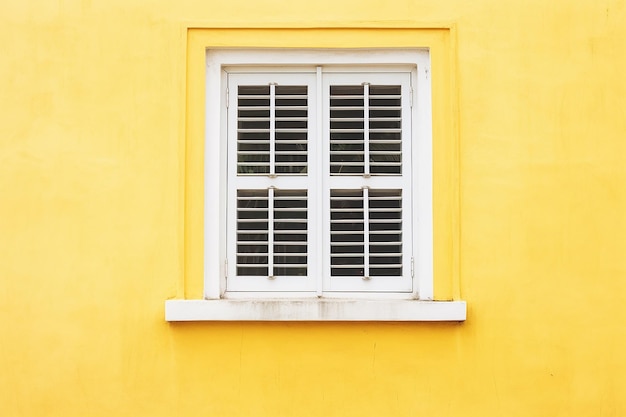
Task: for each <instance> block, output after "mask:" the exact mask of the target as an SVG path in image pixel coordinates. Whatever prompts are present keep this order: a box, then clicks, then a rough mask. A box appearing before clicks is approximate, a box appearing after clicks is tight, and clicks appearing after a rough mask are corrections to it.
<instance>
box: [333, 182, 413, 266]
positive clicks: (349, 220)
mask: <svg viewBox="0 0 626 417" xmlns="http://www.w3.org/2000/svg"><path fill="white" fill-rule="evenodd" d="M330 198H331V202H330V235H331V239H330V240H331V250H330V252H331V276H336V277H340V276H353V277H354V276H358V277H365V278H369V277H385V276H401V275H402V190H397V189H393V190H385V189H381V190H369V189H367V188H365V189H362V190H331V193H330Z"/></svg>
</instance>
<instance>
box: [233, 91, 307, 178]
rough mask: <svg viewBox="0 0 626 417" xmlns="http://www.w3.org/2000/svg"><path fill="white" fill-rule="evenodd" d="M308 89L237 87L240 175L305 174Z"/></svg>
mask: <svg viewBox="0 0 626 417" xmlns="http://www.w3.org/2000/svg"><path fill="white" fill-rule="evenodd" d="M307 89H308V87H307V86H306V85H305V86H287V85H286V86H282V85H275V84H270V85H240V86H238V92H237V94H238V95H237V174H238V175H277V174H278V175H281V174H282V175H306V173H307V145H308V144H307V141H308V137H307V128H308V126H307V124H308V96H307Z"/></svg>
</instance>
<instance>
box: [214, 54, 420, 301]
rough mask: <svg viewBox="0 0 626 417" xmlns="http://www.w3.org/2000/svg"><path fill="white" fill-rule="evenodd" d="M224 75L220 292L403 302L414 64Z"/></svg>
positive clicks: (409, 255) (408, 290) (409, 282)
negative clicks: (389, 297)
mask: <svg viewBox="0 0 626 417" xmlns="http://www.w3.org/2000/svg"><path fill="white" fill-rule="evenodd" d="M268 54H269V55H271V53H270V52H268ZM344 54H346V55H347V57H350V56H351V55H353V54H354V53H353V52H352V53H349V52H345V51H344ZM222 71H223V76H222V78H223V79H225V80H224V84H223V87H224V86H225V96H226V102H225V103H224V104H223V108H222V110H223V111H224V112H225V113H226V123H225V125H223V126H222V129H221V130H222V135H223V137H225V138H226V142H227V144H226V147H227V154H228V164H227V172H226V190H227V191H226V193H227V195H228V198H227V202H226V212H227V218H226V230H227V233H226V257H227V258H226V265H227V269H226V271H227V273H226V286H225V288H224V291H225V293H226V294H227V295H228V296H231V295H235V296H236V295H237V294H236V293H241V292H243V293H248V294H246V296H264V295H263V294H262V293H263V292H272V293H275V294H273V295H278V296H281V295H284V296H292V295H291V294H288V293H290V292H298V293H302V294H299V295H306V293H309V294H311V295H317V296H345V294H346V293H354V294H359V295H363V294H370V295H371V294H372V293H381V294H382V293H398V294H402V293H404V294H407V295H409V296H410V295H412V294H413V292H414V285H413V284H414V282H413V278H414V267H413V265H414V262H415V255H414V251H413V233H414V230H413V227H412V223H413V217H414V216H415V217H418V220H421V221H422V222H423V223H427V222H429V213H415V210H414V208H413V206H414V200H415V199H420V198H421V199H424V200H427V201H430V195H429V194H427V193H424V194H423V195H421V196H420V195H419V194H418V193H413V181H414V180H416V179H415V178H414V176H413V171H414V169H413V166H414V165H419V163H418V162H417V161H415V160H414V158H416V159H417V158H418V156H417V155H413V153H412V144H413V143H414V142H417V141H418V140H423V141H428V140H429V137H428V133H427V132H428V127H427V126H426V127H425V129H423V131H424V134H422V136H421V137H419V136H418V133H419V129H418V128H417V127H414V123H416V122H415V121H414V117H413V115H414V114H415V112H414V111H413V98H412V97H413V95H414V93H415V91H414V88H413V86H414V85H415V84H416V80H417V65H416V64H388V63H387V64H384V65H383V66H380V65H379V66H378V67H377V66H374V65H371V64H368V65H365V64H350V63H345V64H341V66H339V64H333V63H331V64H325V65H315V66H309V65H305V66H295V65H283V66H280V67H276V66H273V65H268V66H262V65H261V66H259V65H256V66H254V67H248V66H222ZM424 89H425V90H427V89H426V87H424ZM424 165H426V166H430V164H428V161H426V162H425V163H424ZM415 171H417V169H415ZM424 205H428V203H426V204H424ZM428 230H430V228H429V227H425V228H424V233H428ZM426 249H428V248H426ZM425 270H426V268H425ZM257 293H260V294H257ZM415 293H417V291H415Z"/></svg>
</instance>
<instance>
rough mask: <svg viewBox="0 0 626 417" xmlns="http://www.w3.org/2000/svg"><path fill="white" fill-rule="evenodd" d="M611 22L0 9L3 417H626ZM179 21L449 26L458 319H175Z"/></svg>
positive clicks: (622, 128) (547, 11) (420, 8)
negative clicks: (167, 315)
mask: <svg viewBox="0 0 626 417" xmlns="http://www.w3.org/2000/svg"><path fill="white" fill-rule="evenodd" d="M625 21H626V3H625V1H624V0H580V1H574V2H570V1H565V0H559V1H552V2H546V1H536V0H510V1H506V2H502V1H494V0H475V1H471V2H461V1H454V0H443V1H442V0H396V1H393V2H381V1H376V0H365V1H364V0H359V1H357V0H340V1H330V0H319V1H316V2H304V1H301V0H298V1H292V2H283V1H278V0H258V1H250V0H230V1H228V2H224V1H216V0H208V1H192V0H181V1H176V2H171V1H152V2H141V1H137V0H133V1H119V0H110V1H102V0H81V1H69V0H68V1H64V0H60V1H57V2H51V1H40V2H35V1H19V0H8V1H4V2H2V4H1V5H0V44H1V45H2V58H0V91H1V96H2V101H1V102H0V106H1V110H2V111H0V254H1V255H0V329H1V331H2V338H1V339H0V415H2V416H6V417H14V416H16V417H17V416H28V417H31V416H33V417H34V416H52V417H53V416H63V417H66V416H107V417H109V416H134V417H135V416H190V417H191V416H206V415H214V416H320V415H321V416H357V415H358V416H416V415H437V416H464V417H465V416H481V417H484V416H501V415H507V416H524V417H526V416H624V415H626V396H624V393H625V392H626V353H625V352H626V332H624V323H625V322H626V309H625V308H624V304H623V300H624V297H625V296H626V240H625V239H624V236H625V235H626V141H625V140H624V138H623V135H624V132H626V77H624V74H626V25H624V22H625ZM190 26H191V27H198V28H203V27H204V28H212V27H223V28H246V27H268V28H273V27H289V28H293V29H298V28H324V27H326V28H333V27H348V28H369V29H367V30H366V31H365V33H364V35H363V36H365V38H361V40H360V41H359V42H364V43H365V42H371V43H372V44H376V42H378V40H379V39H380V38H379V37H378V36H377V29H375V28H376V27H382V28H394V27H414V28H420V27H423V28H429V27H446V28H450V39H451V42H450V48H451V49H450V50H451V54H452V55H453V59H452V60H451V63H454V66H453V67H451V68H452V70H451V73H450V80H452V81H453V82H452V83H451V84H450V91H449V92H450V96H449V97H453V98H454V100H455V101H456V102H457V103H456V104H454V109H456V110H455V111H453V112H451V113H450V114H449V117H450V120H449V124H448V126H453V127H454V129H455V130H456V131H457V132H458V133H457V134H456V135H457V141H456V142H455V143H456V146H457V148H456V149H453V150H451V152H452V153H455V152H456V153H457V155H458V176H459V178H460V180H459V181H456V182H455V184H454V187H455V189H456V190H458V195H459V198H458V208H459V210H458V214H454V213H452V214H451V215H450V216H449V218H446V217H447V216H443V215H441V214H439V217H438V219H437V220H436V222H439V223H436V225H437V224H440V226H441V227H445V224H447V223H448V222H450V221H453V220H454V219H457V220H458V222H459V225H460V228H459V233H458V234H457V235H455V236H456V237H455V238H454V241H452V242H448V243H449V245H451V246H452V247H453V248H456V249H452V250H450V253H451V254H454V253H457V254H458V256H457V258H456V260H454V262H456V264H457V265H456V266H455V268H456V270H457V271H458V277H457V278H458V285H459V289H458V291H459V294H460V296H461V297H462V298H463V299H464V300H466V301H467V302H468V320H467V321H466V322H464V323H462V324H457V323H443V324H427V323H414V324H400V323H383V324H374V323H173V324H168V323H167V322H165V321H164V319H163V304H164V300H166V299H168V298H172V297H175V296H177V294H179V292H180V283H181V282H183V278H189V276H188V275H189V274H192V275H193V273H194V270H193V267H192V268H191V270H189V268H186V266H187V267H188V266H190V265H191V266H193V265H194V262H197V261H194V259H195V258H194V256H197V253H195V252H194V253H189V252H186V251H187V250H190V249H189V246H188V245H186V243H188V239H189V236H188V235H186V234H185V214H186V210H188V209H187V208H186V207H187V206H186V203H189V202H190V200H189V199H190V198H193V197H190V196H188V195H186V194H185V186H184V185H185V181H186V178H187V177H186V176H185V173H187V174H188V173H189V170H190V169H191V170H192V171H193V169H192V168H193V167H189V166H186V163H187V162H189V160H188V158H186V156H185V149H186V148H185V132H186V127H187V126H188V120H187V119H186V118H187V116H188V115H187V113H186V109H185V106H186V104H187V103H188V99H189V97H188V96H187V95H188V92H187V90H186V85H187V84H186V82H187V74H188V68H187V67H186V62H187V59H188V57H187V44H188V39H187V32H186V30H185V28H186V27H190ZM320 42H322V43H323V42H324V40H323V39H317V38H315V37H312V38H311V40H310V45H304V46H314V45H316V44H318V43H320ZM355 42H356V41H355ZM439 117H441V116H439ZM435 140H437V138H435ZM444 160H445V158H444ZM435 185H437V184H435ZM436 192H437V191H436ZM192 203H193V201H192ZM436 232H437V231H436ZM186 236H187V237H186ZM436 239H437V236H436ZM192 246H193V245H192ZM438 256H442V255H441V253H440V254H439V255H438ZM455 256H456V255H455ZM436 274H438V276H441V275H442V271H441V269H440V270H439V271H438V272H437V271H436ZM437 279H438V280H440V279H441V278H437ZM438 282H439V283H440V281H437V282H436V284H437V283H438ZM442 285H444V286H445V285H448V284H445V283H444V284H442ZM191 290H192V291H195V290H194V288H191ZM436 291H437V288H436Z"/></svg>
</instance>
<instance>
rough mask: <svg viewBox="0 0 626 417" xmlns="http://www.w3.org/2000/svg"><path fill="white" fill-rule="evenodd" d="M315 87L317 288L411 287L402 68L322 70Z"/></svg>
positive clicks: (406, 77) (406, 101)
mask: <svg viewBox="0 0 626 417" xmlns="http://www.w3.org/2000/svg"><path fill="white" fill-rule="evenodd" d="M323 91H324V94H325V98H324V103H325V106H326V107H325V110H324V114H325V115H326V117H328V121H327V122H326V123H325V130H326V136H325V137H326V140H327V141H328V142H327V149H328V151H329V155H328V156H327V158H328V159H327V160H328V172H327V175H328V177H327V182H328V190H327V191H326V192H327V194H326V196H327V197H326V198H328V203H327V205H326V207H327V210H328V214H326V221H325V224H326V227H327V228H328V229H327V235H326V236H327V238H326V242H328V243H327V244H328V245H329V248H328V249H326V254H327V257H328V258H329V261H328V263H329V265H328V267H327V268H326V270H327V274H328V277H327V278H326V279H325V290H326V291H331V292H332V291H337V292H344V291H345V292H385V291H389V292H409V291H412V277H411V265H410V262H411V258H412V235H411V223H412V216H411V208H410V207H411V201H412V199H411V191H412V187H411V183H412V178H411V165H410V155H411V147H410V146H411V127H412V126H411V123H412V119H411V107H410V94H411V91H412V90H411V76H410V73H408V72H406V73H396V72H385V71H380V72H354V73H348V72H344V71H338V72H336V73H327V74H324V86H323ZM403 156H408V158H409V159H408V160H407V161H408V162H409V163H406V161H405V160H404V158H403Z"/></svg>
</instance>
